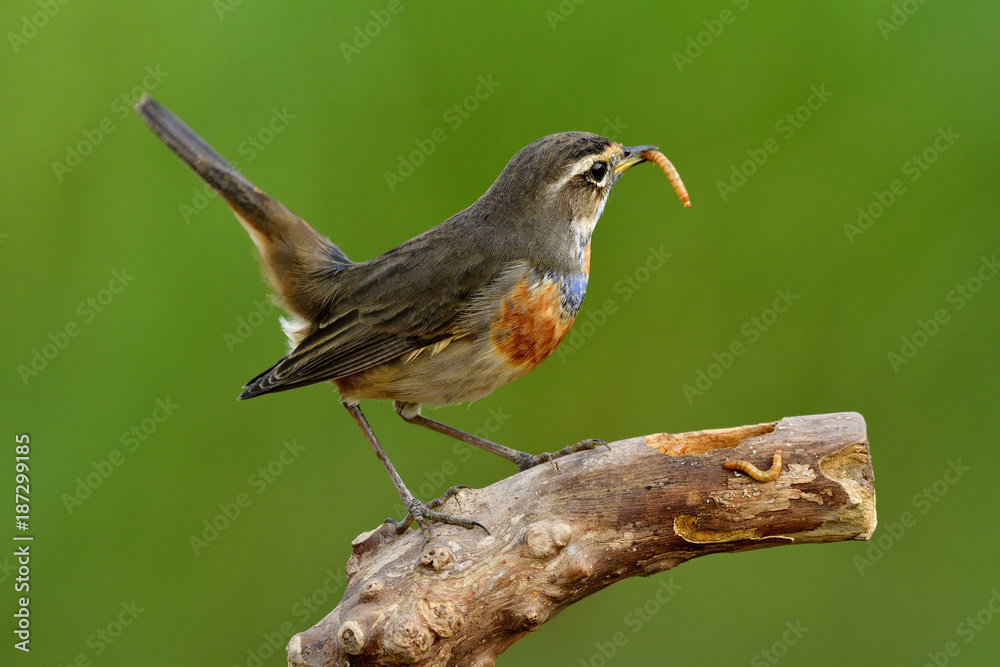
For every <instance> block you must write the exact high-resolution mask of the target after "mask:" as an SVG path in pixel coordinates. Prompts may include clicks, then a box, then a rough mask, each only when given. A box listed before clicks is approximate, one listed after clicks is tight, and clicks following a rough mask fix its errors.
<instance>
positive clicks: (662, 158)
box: [639, 151, 691, 208]
mask: <svg viewBox="0 0 1000 667" xmlns="http://www.w3.org/2000/svg"><path fill="white" fill-rule="evenodd" d="M639 155H641V156H642V157H644V158H646V159H647V160H649V161H650V162H652V163H653V164H655V165H656V166H657V167H659V168H660V169H662V170H663V173H664V174H666V175H667V178H668V179H669V180H670V185H672V186H673V188H674V192H676V193H677V196H678V197H680V200H681V203H682V204H684V205H685V206H687V207H688V208H691V197H689V196H688V191H687V188H685V187H684V181H682V180H681V175H680V174H678V173H677V169H675V168H674V165H673V164H671V163H670V160H668V159H667V156H666V155H664V154H663V153H661V152H660V151H643V152H641V153H639Z"/></svg>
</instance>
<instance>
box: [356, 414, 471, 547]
mask: <svg viewBox="0 0 1000 667" xmlns="http://www.w3.org/2000/svg"><path fill="white" fill-rule="evenodd" d="M344 407H345V408H347V411H348V412H349V413H351V416H352V417H354V421H356V422H357V423H358V427H360V428H361V432H362V433H364V434H365V438H366V439H367V440H368V444H370V445H371V446H372V449H374V450H375V456H377V457H378V460H379V461H381V462H382V467H383V468H385V471H386V472H387V473H389V479H391V480H392V483H393V485H394V486H395V487H396V491H397V492H398V493H399V497H400V498H401V499H402V500H403V506H404V507H406V511H407V512H408V514H407V516H406V517H405V518H404V519H403V520H402V521H396V520H395V519H388V521H390V522H391V523H392V524H393V525H394V526H395V527H396V532H397V533H398V534H400V535H401V534H403V533H404V532H406V529H407V528H409V527H410V524H411V523H412V522H413V521H414V520H416V522H417V523H418V524H419V525H420V528H421V529H422V530H424V531H427V530H428V527H427V522H428V521H437V522H439V523H448V524H451V525H453V526H461V527H462V528H475V527H476V526H478V527H480V528H482V529H483V530H486V527H485V526H483V524H481V523H479V522H478V521H473V520H471V519H460V518H458V517H454V516H451V515H448V514H443V513H441V512H435V511H434V509H433V508H434V507H440V506H441V504H443V503H444V502H445V501H446V500H447V499H448V498H450V497H451V496H453V495H454V494H455V493H457V492H458V491H459V490H460V489H461V487H452V488H451V489H448V491H447V492H445V494H444V495H443V496H441V497H440V498H438V499H437V500H433V501H431V502H430V503H428V504H426V505H425V504H424V503H422V502H420V501H419V500H417V499H416V498H415V497H414V495H413V494H412V493H410V490H409V489H407V488H406V484H404V483H403V480H402V478H400V476H399V473H397V472H396V468H395V467H394V466H393V465H392V462H391V461H390V460H389V457H388V456H387V455H386V453H385V450H384V449H382V445H380V444H379V442H378V438H376V437H375V432H374V431H372V427H371V425H370V424H369V423H368V420H367V419H366V418H365V416H364V414H363V413H362V412H361V408H360V407H358V406H357V405H348V404H347V403H344ZM486 532H487V533H489V532H490V531H488V530H486Z"/></svg>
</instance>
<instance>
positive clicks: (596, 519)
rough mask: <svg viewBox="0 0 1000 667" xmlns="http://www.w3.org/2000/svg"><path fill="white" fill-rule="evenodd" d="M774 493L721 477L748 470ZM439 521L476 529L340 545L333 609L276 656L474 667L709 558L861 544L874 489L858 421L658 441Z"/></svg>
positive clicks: (460, 503)
mask: <svg viewBox="0 0 1000 667" xmlns="http://www.w3.org/2000/svg"><path fill="white" fill-rule="evenodd" d="M779 448H780V449H781V450H782V458H783V466H782V469H781V472H780V474H779V476H778V478H777V479H776V480H775V481H773V482H764V483H762V482H757V481H754V480H753V479H751V478H750V477H748V476H746V475H745V474H743V473H741V472H735V471H729V470H724V469H723V467H722V464H723V462H724V461H725V460H727V459H733V458H738V459H745V460H748V461H750V462H751V463H754V464H756V465H757V466H758V467H760V468H761V469H766V468H768V467H769V466H770V465H771V457H772V455H773V453H774V451H775V450H776V449H779ZM441 511H444V512H447V513H450V514H454V515H457V516H464V517H469V518H473V519H475V520H476V521H479V522H481V523H482V524H483V525H484V526H486V528H487V529H488V530H489V534H488V535H487V534H486V533H485V532H484V531H483V530H480V529H473V530H466V529H464V528H459V527H455V526H447V525H440V524H438V525H433V526H432V527H431V529H430V535H429V536H428V535H425V534H424V533H423V532H422V531H419V530H411V531H409V532H408V533H407V534H405V535H402V536H397V535H396V534H395V533H394V531H393V530H392V527H391V526H390V525H388V524H383V525H382V526H381V527H379V528H378V529H376V530H373V531H370V532H368V533H364V534H362V535H360V536H358V538H356V539H355V540H354V543H353V553H352V555H351V557H350V560H349V561H348V563H347V577H348V583H347V587H346V590H345V592H344V597H343V599H342V600H341V602H340V604H338V605H337V607H336V609H334V610H333V611H332V612H330V614H329V615H327V616H326V617H325V618H324V619H323V620H321V621H320V622H319V623H317V624H316V625H315V626H314V627H312V628H311V629H309V630H306V631H305V632H302V633H299V634H298V635H295V636H294V637H293V638H292V640H291V641H290V642H289V644H288V664H289V665H290V666H295V667H299V666H301V667H305V666H309V667H321V666H322V667H333V666H338V667H339V666H345V667H346V666H347V665H352V666H355V667H357V666H359V665H404V664H405V665H420V666H431V665H433V666H440V667H445V666H456V667H457V666H459V665H472V666H475V667H487V666H490V665H493V664H494V662H495V660H496V658H497V656H499V655H500V654H501V653H503V652H504V650H506V649H507V648H508V647H509V646H510V645H512V644H513V643H514V642H516V641H517V640H518V639H520V638H521V637H523V636H524V635H525V634H527V633H528V632H531V631H533V630H535V629H537V628H538V627H539V626H540V625H542V624H543V623H545V621H547V620H548V619H550V618H552V617H553V616H555V615H556V614H558V613H559V612H560V611H562V610H563V609H565V608H566V607H568V606H569V605H571V604H573V603H574V602H576V601H578V600H581V599H583V598H584V597H586V596H588V595H591V594H592V593H595V592H597V591H599V590H601V589H603V588H605V587H606V586H610V585H611V584H613V583H615V582H616V581H619V580H621V579H624V578H626V577H632V576H648V575H651V574H655V573H657V572H662V571H663V570H667V569H670V568H672V567H675V566H677V565H679V564H680V563H683V562H684V561H686V560H689V559H691V558H695V557H698V556H704V555H706V554H711V553H718V552H724V551H726V552H737V551H748V550H750V549H761V548H765V547H772V546H781V545H786V544H805V543H810V542H838V541H842V540H866V539H868V538H869V536H871V534H872V531H874V530H875V523H876V515H875V489H874V477H873V473H872V468H871V458H870V456H869V451H868V439H867V435H866V431H865V422H864V419H863V418H862V416H861V415H859V414H857V413H851V412H844V413H837V414H828V415H812V416H805V417H788V418H785V419H782V420H781V421H778V422H772V423H767V424H757V425H754V426H741V427H736V428H728V429H718V430H706V431H695V432H690V433H679V434H666V433H660V434H655V435H648V436H645V437H638V438H631V439H628V440H622V441H619V442H613V443H610V445H609V446H608V447H599V448H597V449H595V450H591V451H587V452H581V453H579V454H574V455H571V456H568V457H565V458H563V459H559V460H558V461H556V462H555V463H548V464H543V465H540V466H537V467H535V468H532V469H530V470H527V471H525V472H521V473H518V474H516V475H514V476H512V477H509V478H507V479H504V480H502V481H500V482H497V483H496V484H493V485H491V486H489V487H486V488H484V489H466V490H463V491H461V492H459V494H458V495H457V496H455V497H454V498H453V499H451V500H449V501H448V502H447V503H446V504H445V505H444V506H443V507H442V508H441Z"/></svg>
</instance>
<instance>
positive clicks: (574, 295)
mask: <svg viewBox="0 0 1000 667" xmlns="http://www.w3.org/2000/svg"><path fill="white" fill-rule="evenodd" d="M547 277H548V278H550V279H551V280H552V281H553V282H554V283H556V284H558V285H559V305H560V306H561V307H562V310H563V313H565V314H567V315H569V316H570V317H576V314H577V313H578V312H579V311H580V306H581V305H583V297H584V295H586V293H587V274H585V273H576V274H573V275H571V276H566V275H562V274H558V273H551V272H550V273H549V274H548V275H547Z"/></svg>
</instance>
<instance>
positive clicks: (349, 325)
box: [240, 223, 520, 399]
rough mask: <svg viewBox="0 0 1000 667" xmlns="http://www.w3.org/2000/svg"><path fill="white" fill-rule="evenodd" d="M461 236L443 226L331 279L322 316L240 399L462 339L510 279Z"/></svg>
mask: <svg viewBox="0 0 1000 667" xmlns="http://www.w3.org/2000/svg"><path fill="white" fill-rule="evenodd" d="M461 235H462V234H461V230H458V229H453V228H449V227H448V223H444V224H443V225H440V226H438V227H436V228H434V229H432V230H429V231H428V232H425V233H424V234H422V235H420V236H418V237H416V238H414V239H411V240H410V241H408V242H406V243H404V244H402V245H400V246H398V247H396V248H393V249H392V250H390V251H389V252H387V253H385V254H383V255H380V256H379V257H376V258H374V259H372V260H369V261H368V262H362V263H359V264H355V265H353V266H350V267H347V268H345V269H344V270H343V271H341V272H340V273H338V274H337V276H336V279H335V280H336V281H337V284H336V285H335V287H334V292H335V296H334V303H333V304H332V305H331V306H330V309H329V314H328V315H327V317H325V318H324V319H323V320H322V321H321V322H320V323H319V324H318V325H317V327H316V328H315V329H314V330H313V331H312V332H311V333H309V335H307V336H306V337H305V338H304V339H303V340H302V341H301V342H300V343H299V344H298V345H297V346H296V348H295V349H294V350H292V351H291V352H290V353H289V354H288V355H286V356H285V357H284V358H283V359H281V360H280V361H278V362H277V363H276V364H275V365H274V366H272V367H271V368H269V369H268V370H266V371H265V372H263V373H261V374H260V375H258V376H257V377H255V378H254V379H253V380H251V381H250V382H248V383H247V385H246V387H245V389H244V391H243V393H242V394H241V395H240V398H241V399H243V398H252V397H253V396H257V395H260V394H265V393H270V392H276V391H285V390H287V389H293V388H295V387H302V386H306V385H310V384H315V383H317V382H324V381H329V380H334V379H336V378H341V377H345V376H348V375H352V374H354V373H359V372H361V371H364V370H367V369H369V368H373V367H375V366H378V365H380V364H383V363H386V362H389V361H392V360H393V359H396V358H398V357H401V356H403V355H405V354H408V353H410V352H412V351H414V350H418V349H421V348H423V347H426V346H428V345H432V344H434V343H436V342H439V341H442V340H445V339H448V338H452V337H454V336H460V335H465V334H468V333H470V331H471V328H473V327H474V326H475V323H476V322H477V321H480V320H481V318H477V317H475V316H474V313H478V312H479V311H480V309H481V308H482V306H483V305H484V304H483V295H484V294H487V295H489V294H495V293H497V292H498V288H497V287H496V283H497V282H498V281H499V282H503V283H507V282H511V284H513V282H514V281H513V276H512V275H509V274H511V271H510V270H504V262H503V261H502V259H501V258H499V257H496V256H495V253H491V252H489V250H488V248H481V247H479V246H477V244H476V243H475V242H474V241H473V240H472V239H470V238H469V236H468V235H466V236H465V237H464V238H463V239H462V242H461V243H456V242H454V241H455V240H456V239H457V238H458V237H459V236H461ZM442 251H444V252H442ZM442 260H443V261H442ZM508 264H510V263H508ZM517 264H520V263H517ZM498 276H499V278H498Z"/></svg>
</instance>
